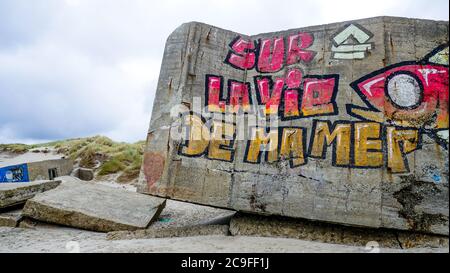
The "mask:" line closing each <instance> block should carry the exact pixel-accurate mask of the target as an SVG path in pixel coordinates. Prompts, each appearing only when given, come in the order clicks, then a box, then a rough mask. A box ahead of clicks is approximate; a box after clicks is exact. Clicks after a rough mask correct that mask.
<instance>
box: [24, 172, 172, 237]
mask: <svg viewBox="0 0 450 273" xmlns="http://www.w3.org/2000/svg"><path fill="white" fill-rule="evenodd" d="M164 206H165V199H162V198H157V197H151V196H148V195H143V194H139V193H133V192H129V191H124V190H120V189H115V188H111V187H108V186H103V185H98V184H95V183H91V182H84V181H77V182H73V181H65V182H64V183H62V184H61V186H60V187H58V188H56V189H54V190H52V191H48V192H45V193H43V194H40V195H37V196H35V197H34V198H32V199H30V200H28V201H27V203H26V204H25V207H24V209H23V215H24V216H26V217H30V218H33V219H36V220H39V221H43V222H48V223H54V224H60V225H65V226H72V227H77V228H82V229H88V230H93V231H101V232H108V231H116V230H135V229H142V228H146V227H147V226H148V225H149V224H150V223H151V222H152V221H154V220H155V219H157V217H158V216H159V214H160V213H161V211H162V209H163V208H164Z"/></svg>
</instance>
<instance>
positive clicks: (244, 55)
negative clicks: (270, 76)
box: [225, 37, 256, 70]
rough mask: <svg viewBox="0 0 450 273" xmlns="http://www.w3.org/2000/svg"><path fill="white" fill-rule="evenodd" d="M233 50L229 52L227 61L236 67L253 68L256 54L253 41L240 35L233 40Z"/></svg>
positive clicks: (231, 45)
mask: <svg viewBox="0 0 450 273" xmlns="http://www.w3.org/2000/svg"><path fill="white" fill-rule="evenodd" d="M230 47H231V49H232V51H230V52H229V53H228V56H227V58H226V60H225V61H226V62H227V63H229V64H230V65H231V66H233V67H234V68H239V69H243V70H246V69H252V68H253V67H254V66H255V61H256V55H255V53H254V50H255V45H254V44H253V43H252V42H251V41H246V40H244V39H242V38H241V37H238V38H237V39H235V40H234V41H233V42H231V44H230Z"/></svg>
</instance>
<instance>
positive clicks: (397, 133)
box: [386, 127, 419, 173]
mask: <svg viewBox="0 0 450 273" xmlns="http://www.w3.org/2000/svg"><path fill="white" fill-rule="evenodd" d="M386 138H387V157H388V168H389V169H390V170H391V172H393V173H402V172H407V171H408V166H407V161H406V159H404V156H405V154H407V153H409V152H412V151H414V150H415V149H416V148H417V143H418V142H419V132H418V130H415V129H408V130H400V129H396V128H395V127H388V128H387V129H386Z"/></svg>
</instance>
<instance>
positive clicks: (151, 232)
mask: <svg viewBox="0 0 450 273" xmlns="http://www.w3.org/2000/svg"><path fill="white" fill-rule="evenodd" d="M228 234H229V231H228V226H227V225H204V226H191V227H164V228H154V229H143V230H136V231H114V232H110V233H108V235H107V239H108V240H131V239H148V238H173V237H193V236H206V235H208V236H211V235H224V236H227V235H228Z"/></svg>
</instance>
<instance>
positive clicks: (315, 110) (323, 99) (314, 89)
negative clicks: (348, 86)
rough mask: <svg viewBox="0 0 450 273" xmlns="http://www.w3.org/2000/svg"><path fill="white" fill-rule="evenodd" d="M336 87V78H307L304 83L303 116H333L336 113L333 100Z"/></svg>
mask: <svg viewBox="0 0 450 273" xmlns="http://www.w3.org/2000/svg"><path fill="white" fill-rule="evenodd" d="M335 87H336V79H335V78H329V79H320V78H306V79H305V80H304V83H303V97H302V114H303V116H305V117H307V116H316V115H325V114H333V113H334V112H335V111H336V105H335V104H334V98H333V97H334V95H335V94H336V92H335Z"/></svg>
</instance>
